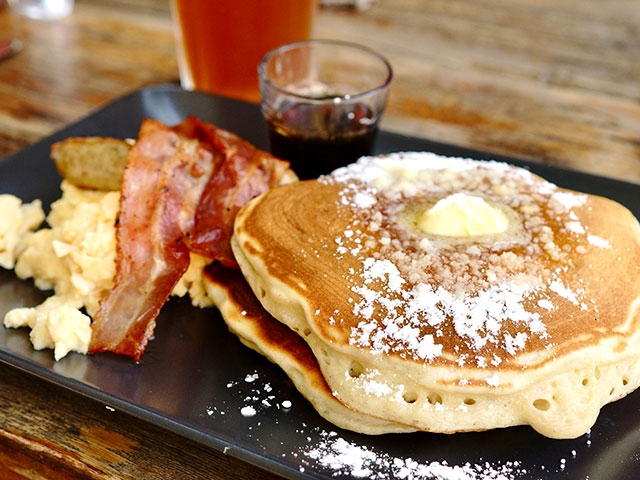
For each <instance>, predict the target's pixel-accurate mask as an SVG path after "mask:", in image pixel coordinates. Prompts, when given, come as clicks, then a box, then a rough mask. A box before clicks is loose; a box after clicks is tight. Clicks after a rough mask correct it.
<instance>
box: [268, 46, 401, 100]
mask: <svg viewBox="0 0 640 480" xmlns="http://www.w3.org/2000/svg"><path fill="white" fill-rule="evenodd" d="M308 45H334V46H344V47H349V48H351V49H353V50H359V51H360V52H362V53H366V54H369V55H372V56H373V57H376V58H377V59H378V60H380V61H381V62H382V65H384V68H385V69H386V71H387V75H386V77H385V79H384V81H383V82H382V83H380V85H378V86H376V87H374V88H371V89H369V90H365V91H362V92H358V93H355V94H347V95H335V96H332V97H330V98H322V99H319V98H317V97H313V96H311V95H305V94H301V93H296V92H293V91H290V90H287V89H286V88H283V87H279V86H278V85H276V84H275V83H273V82H272V81H271V80H270V79H269V78H268V76H267V75H266V65H267V63H268V62H269V60H271V59H272V58H273V57H275V56H276V55H278V54H280V53H283V52H287V51H289V50H294V49H298V48H301V47H305V46H308ZM258 78H259V80H260V84H261V85H262V83H263V82H264V83H265V84H266V85H268V86H269V88H272V89H274V90H276V91H278V92H280V93H283V94H285V95H289V96H292V97H295V98H299V99H304V100H306V101H309V102H321V103H326V102H327V100H333V101H355V100H358V99H360V98H363V97H368V96H371V95H372V94H375V93H376V92H379V91H382V90H384V89H385V88H387V87H388V86H389V84H390V83H391V80H392V78H393V68H392V67H391V63H389V61H388V60H387V59H386V58H385V57H384V56H383V55H382V54H380V53H378V52H376V51H375V50H373V49H372V48H369V47H367V46H365V45H361V44H358V43H354V42H348V41H344V40H329V39H311V40H302V41H299V42H293V43H287V44H285V45H281V46H279V47H276V48H274V49H273V50H271V51H269V52H267V54H266V55H265V56H264V57H262V60H260V63H259V64H258Z"/></svg>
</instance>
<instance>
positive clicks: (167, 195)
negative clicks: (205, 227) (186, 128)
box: [90, 120, 215, 361]
mask: <svg viewBox="0 0 640 480" xmlns="http://www.w3.org/2000/svg"><path fill="white" fill-rule="evenodd" d="M212 159H213V155H212V154H211V153H210V152H209V151H207V150H205V149H202V148H200V146H199V142H197V141H194V140H186V139H184V138H183V137H181V136H179V135H177V134H176V133H175V132H172V131H171V130H170V129H169V128H167V127H166V126H164V125H163V124H161V123H160V122H156V121H153V120H147V121H145V122H144V123H143V125H142V126H141V129H140V135H139V138H138V141H137V143H136V145H135V146H134V147H133V149H132V150H131V152H130V155H129V158H128V160H127V166H126V169H125V173H124V177H123V184H122V190H121V193H122V195H121V202H120V213H119V218H118V223H117V229H116V242H117V252H116V275H115V279H114V285H115V286H114V288H113V289H112V290H111V291H110V292H109V294H108V295H107V297H106V298H105V299H104V300H103V302H102V303H101V305H100V309H99V311H98V312H97V314H96V315H95V318H94V323H93V326H92V331H93V335H92V339H91V345H90V351H91V352H98V351H112V352H114V353H118V354H123V355H129V356H131V357H133V358H134V359H135V360H136V361H138V360H139V359H140V356H141V355H142V354H143V352H144V350H145V348H146V346H147V343H148V341H149V339H150V338H151V337H152V336H153V331H154V328H155V319H156V317H157V315H158V313H159V312H160V309H161V308H162V305H164V303H165V302H166V301H167V298H168V297H169V295H170V293H171V290H172V289H173V287H174V286H175V284H176V282H177V281H178V280H179V279H180V277H181V276H182V274H183V273H184V272H185V270H186V269H187V268H188V266H189V249H188V247H187V245H186V244H185V242H184V240H185V236H187V235H188V234H190V233H191V231H192V230H193V225H194V221H193V212H194V211H195V208H196V205H197V203H198V202H199V200H200V196H201V193H202V190H203V189H204V186H205V185H206V183H207V181H208V180H209V178H210V176H211V173H212V171H213V169H214V166H215V162H214V161H213V160H212Z"/></svg>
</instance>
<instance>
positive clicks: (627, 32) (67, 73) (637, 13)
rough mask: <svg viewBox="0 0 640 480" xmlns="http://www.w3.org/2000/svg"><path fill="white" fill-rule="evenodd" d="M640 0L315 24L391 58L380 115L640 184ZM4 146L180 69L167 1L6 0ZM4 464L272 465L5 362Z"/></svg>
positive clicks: (520, 3) (570, 0)
mask: <svg viewBox="0 0 640 480" xmlns="http://www.w3.org/2000/svg"><path fill="white" fill-rule="evenodd" d="M639 25H640V9H638V8H637V0H620V1H617V2H613V3H611V2H609V3H607V4H606V6H605V5H604V4H603V2H601V1H599V0H581V1H578V0H561V1H556V2H539V1H537V0H508V1H507V0H482V1H478V2H476V1H473V2H472V1H462V0H448V1H426V0H377V1H376V2H375V3H374V4H373V6H372V7H371V8H370V9H368V10H365V11H356V10H345V9H334V8H332V9H323V10H321V11H320V13H319V15H318V18H317V22H316V26H315V28H316V36H318V37H333V38H341V39H346V40H352V41H356V42H359V43H366V44H369V45H371V46H372V47H373V48H375V49H377V50H378V51H380V52H382V53H383V54H384V55H386V56H387V57H388V59H389V60H390V61H391V63H392V64H393V66H394V70H395V78H394V81H393V86H392V93H391V97H390V100H389V104H388V109H387V113H386V116H385V118H384V121H383V128H385V129H388V130H392V131H397V132H402V133H406V134H411V135H415V136H419V137H424V138H428V139H431V140H436V141H441V142H446V143H453V144H457V145H460V146H464V147H469V148H475V149H481V150H486V151H490V152H495V153H498V154H504V155H509V156H513V157H517V158H522V159H528V160H532V161H536V162H544V163H547V164H552V165H559V166H564V167H567V168H571V169H578V170H583V171H586V172H590V173H594V174H598V175H604V176H610V177H613V178H617V179H623V180H627V181H630V182H634V183H640V81H638V79H640V62H638V58H639V56H638V52H640V27H639ZM12 38H19V39H21V40H22V41H23V42H24V49H23V51H22V52H20V53H19V54H18V55H16V56H14V57H12V58H10V59H7V60H4V61H2V62H0V158H4V157H5V156H7V155H9V154H11V153H13V152H16V151H18V150H20V149H22V148H24V147H25V146H27V145H29V144H31V143H32V142H35V141H37V140H38V139H40V138H43V137H45V136H47V135H48V134H50V133H52V132H54V131H56V130H58V129H60V128H62V127H63V126H65V125H67V124H68V123H70V122H73V121H75V120H78V119H80V118H82V117H83V116H85V115H86V114H88V113H89V112H91V111H93V110H95V109H97V108H99V107H101V106H104V105H105V104H107V103H109V102H110V101H112V100H114V99H115V98H117V97H119V96H121V95H124V94H126V93H128V92H131V91H133V90H135V89H138V88H140V87H143V86H146V85H151V84H158V83H165V82H177V79H178V72H177V66H176V61H175V55H174V51H175V50H174V40H173V34H172V28H171V22H170V15H169V7H168V1H167V0H112V1H108V0H93V1H89V0H77V3H76V9H75V11H74V13H73V15H72V16H71V17H69V18H66V19H64V20H60V21H55V22H38V21H33V20H28V19H25V18H23V17H20V16H18V15H16V14H15V13H14V12H11V11H10V10H9V9H8V8H6V7H4V8H2V7H0V41H3V40H9V39H12ZM0 412H1V413H0V423H1V426H2V428H1V429H0V477H2V478H14V479H21V478H52V479H55V478H114V477H116V478H143V477H144V478H190V479H193V478H225V479H234V478H256V477H261V478H263V479H267V478H272V476H270V475H269V474H267V473H262V472H260V473H258V472H257V471H256V469H255V468H253V467H250V466H248V465H245V464H243V463H241V462H238V461H236V460H234V459H232V458H229V457H227V456H225V455H223V454H222V453H218V452H215V451H211V450H210V449H207V448H204V447H202V446H201V445H198V444H196V443H193V442H190V441H187V440H185V439H183V438H180V437H178V436H175V435H172V434H170V433H167V432H166V431H163V430H161V429H159V428H156V427H155V426H153V425H149V424H147V423H145V422H143V421H140V420H137V419H135V418H132V417H129V416H128V415H126V414H124V413H120V412H111V411H108V410H106V409H105V407H104V405H102V404H99V403H97V402H93V401H90V400H87V399H85V398H83V397H79V396H78V395H76V394H73V393H72V392H68V391H66V390H63V389H60V388H59V387H54V386H51V385H49V384H48V383H46V382H44V381H42V380H39V379H37V378H34V377H31V376H29V375H28V374H25V373H23V372H21V371H18V370H16V369H14V368H12V367H8V366H6V365H0Z"/></svg>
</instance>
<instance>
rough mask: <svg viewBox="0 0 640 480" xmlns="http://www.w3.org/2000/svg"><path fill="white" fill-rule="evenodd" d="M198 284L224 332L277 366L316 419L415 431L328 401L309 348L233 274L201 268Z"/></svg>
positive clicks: (367, 429) (368, 429) (366, 428)
mask: <svg viewBox="0 0 640 480" xmlns="http://www.w3.org/2000/svg"><path fill="white" fill-rule="evenodd" d="M203 279H204V285H205V288H206V290H207V295H208V296H209V297H210V298H211V299H212V301H213V302H214V303H215V305H216V306H217V307H218V309H219V310H220V313H221V314H222V317H223V318H224V321H225V323H226V324H227V326H228V327H229V330H230V331H231V332H232V333H234V334H235V335H237V336H238V338H239V339H240V341H241V342H242V343H244V344H245V345H246V346H248V347H249V348H251V349H253V350H255V351H256V352H258V353H260V354H262V355H263V356H265V357H266V358H268V359H269V360H270V361H272V362H274V363H276V364H277V365H279V366H280V367H281V368H282V369H283V370H284V371H285V373H286V374H287V375H288V376H289V378H290V379H291V380H292V382H293V383H294V385H295V386H296V388H297V389H298V391H300V393H302V395H303V396H304V397H305V398H306V399H307V400H309V401H310V403H311V404H312V405H313V406H314V408H315V409H316V410H317V411H318V412H319V413H320V415H322V417H324V418H325V419H327V420H328V421H330V422H331V423H333V424H334V425H337V426H339V427H341V428H346V429H349V430H355V429H357V430H358V431H360V432H362V433H367V434H381V433H391V432H396V433H397V432H410V431H414V430H415V429H414V428H411V427H407V426H406V425H400V424H396V423H392V422H388V421H384V420H380V419H377V418H374V417H371V416H368V415H364V414H362V413H359V412H358V411H356V410H354V409H352V408H347V407H346V406H344V405H343V404H342V403H340V402H339V401H338V400H337V399H336V398H335V397H333V395H332V394H331V390H330V389H329V386H328V385H327V382H326V381H325V380H324V377H323V376H322V373H321V372H320V367H319V366H318V362H317V360H316V358H315V357H314V356H313V353H312V352H311V349H310V348H309V346H308V345H307V344H306V343H305V342H304V340H302V338H300V336H299V335H298V334H296V333H295V332H293V331H292V330H291V329H289V328H288V327H287V326H285V325H283V324H282V323H280V322H278V321H277V320H275V319H274V318H273V317H272V316H271V315H269V313H267V312H266V311H265V310H264V308H262V306H261V305H260V302H258V300H257V298H256V297H255V295H254V294H253V292H252V291H251V288H249V285H248V284H247V282H246V280H245V279H244V277H243V276H242V274H241V273H240V272H239V271H237V270H233V269H230V268H227V267H224V266H223V265H221V264H219V263H213V264H211V265H209V266H208V267H207V268H206V269H205V271H204V275H203Z"/></svg>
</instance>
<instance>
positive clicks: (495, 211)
mask: <svg viewBox="0 0 640 480" xmlns="http://www.w3.org/2000/svg"><path fill="white" fill-rule="evenodd" d="M417 227H418V228H419V229H420V230H421V231H423V232H425V233H429V234H432V235H442V236H447V237H475V236H479V235H494V234H498V233H503V232H506V231H507V229H508V228H509V219H508V218H507V215H505V213H504V212H503V211H502V210H501V209H500V208H497V207H494V206H492V205H490V204H489V203H488V202H487V201H486V200H484V199H483V198H481V197H478V196H475V195H467V194H465V193H454V194H453V195H449V196H448V197H445V198H443V199H441V200H439V201H438V202H437V203H436V204H435V205H433V206H432V207H431V208H429V209H428V210H425V211H424V212H422V213H421V214H419V215H418V218H417Z"/></svg>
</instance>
